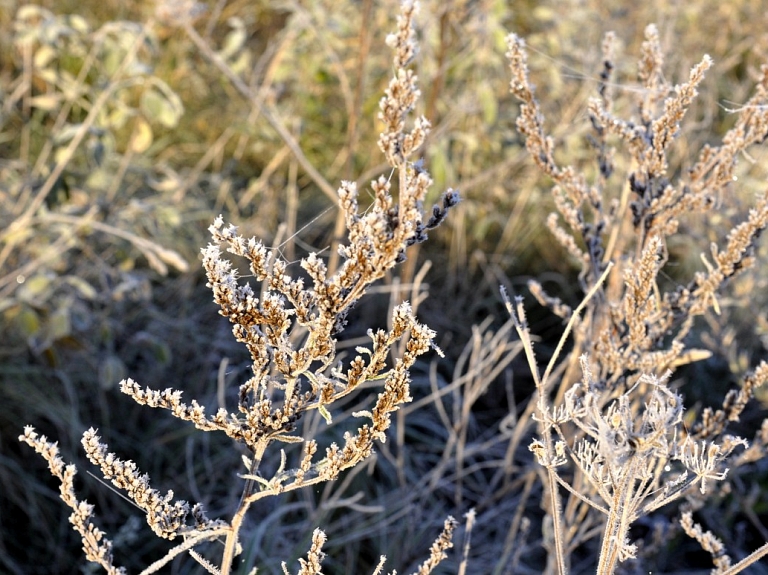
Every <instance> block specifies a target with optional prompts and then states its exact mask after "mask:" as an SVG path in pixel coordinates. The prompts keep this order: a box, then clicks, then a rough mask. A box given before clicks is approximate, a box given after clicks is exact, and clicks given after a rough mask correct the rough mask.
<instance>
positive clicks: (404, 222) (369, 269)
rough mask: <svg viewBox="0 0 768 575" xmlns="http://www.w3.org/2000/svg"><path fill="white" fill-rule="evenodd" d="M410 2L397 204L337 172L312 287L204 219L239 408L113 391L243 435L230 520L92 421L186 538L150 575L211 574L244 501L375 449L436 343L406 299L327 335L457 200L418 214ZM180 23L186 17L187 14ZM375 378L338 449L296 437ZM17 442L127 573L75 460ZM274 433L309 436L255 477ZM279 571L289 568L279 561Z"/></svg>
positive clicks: (390, 112) (154, 509) (90, 536)
mask: <svg viewBox="0 0 768 575" xmlns="http://www.w3.org/2000/svg"><path fill="white" fill-rule="evenodd" d="M416 11H417V4H416V3H415V2H409V1H407V2H403V3H402V9H401V14H400V16H399V18H398V29H397V32H396V33H395V34H392V35H390V36H389V37H388V38H387V44H388V45H389V46H390V47H391V48H392V49H393V50H394V54H395V56H394V69H395V77H394V78H393V79H392V80H391V81H390V83H389V87H388V89H387V91H386V94H385V96H384V97H383V98H382V99H381V103H380V109H381V111H380V114H379V117H380V119H381V120H382V122H383V124H384V130H383V132H382V134H381V137H380V138H379V147H380V148H381V150H382V151H383V152H384V155H385V156H386V158H387V161H388V162H389V164H390V165H391V167H392V169H393V170H394V171H396V172H397V174H398V184H399V186H398V197H397V201H395V199H394V198H393V195H392V191H391V187H392V184H391V182H390V181H389V180H388V179H387V178H384V177H381V178H379V179H378V180H376V181H374V182H372V184H371V185H372V189H373V193H374V201H373V204H372V205H371V206H369V207H368V208H367V209H366V210H365V211H364V212H362V213H361V212H360V209H359V206H358V201H357V196H358V191H357V189H356V185H355V184H354V183H353V182H342V184H341V187H340V188H339V190H338V197H339V205H340V207H341V210H342V212H343V214H344V218H345V222H346V227H347V231H348V240H349V242H348V244H347V245H343V246H341V247H340V248H339V253H340V255H341V256H342V258H343V264H342V265H341V267H340V268H339V269H338V271H336V272H335V273H334V274H333V275H329V272H328V269H327V267H326V264H325V263H324V262H323V261H322V260H321V259H320V257H318V255H317V254H315V253H312V254H310V255H309V256H308V257H307V258H305V259H303V260H302V261H301V264H300V265H301V268H302V269H303V271H304V272H305V274H306V278H308V280H309V282H310V285H309V286H306V285H305V278H302V277H295V278H294V277H291V276H290V275H288V267H289V264H288V263H287V262H286V261H285V260H283V259H282V258H280V257H279V256H275V254H274V252H273V251H271V250H269V249H268V248H267V247H265V246H264V245H263V244H262V243H261V242H259V241H257V240H256V239H255V238H248V239H247V238H244V237H242V236H240V235H238V234H237V230H236V228H235V227H234V226H232V225H229V226H225V225H224V223H223V220H222V218H221V217H219V218H217V219H216V221H215V222H214V223H213V225H212V226H211V227H210V228H209V229H210V232H211V235H212V237H213V240H214V243H213V244H211V245H209V246H208V247H207V248H205V249H203V250H202V254H203V267H204V268H205V271H206V274H207V277H208V286H209V287H210V288H211V289H212V290H213V297H214V301H215V302H216V303H217V304H218V305H219V306H220V308H221V310H220V313H221V314H222V315H223V316H225V317H227V318H228V319H229V320H230V321H231V322H232V324H233V333H234V335H235V338H236V339H237V340H238V341H240V342H242V343H243V344H245V346H246V347H247V348H248V350H249V352H250V354H251V359H252V371H253V376H252V377H251V378H250V379H249V380H248V381H246V382H245V383H244V384H242V385H241V386H240V390H239V401H238V405H237V410H236V411H228V410H227V409H225V408H220V409H219V410H218V411H217V412H216V413H214V414H209V413H207V412H206V409H205V407H204V406H203V405H201V404H199V403H198V402H197V401H195V400H192V401H190V402H189V403H184V402H182V399H181V396H182V392H181V391H179V390H175V389H166V390H153V389H145V388H142V387H141V386H140V385H139V384H137V383H136V382H135V381H133V380H131V379H127V380H124V381H123V382H121V385H120V389H121V391H122V392H123V393H125V394H127V395H129V396H131V397H132V398H133V399H134V400H135V401H136V402H138V403H139V404H142V405H148V406H150V407H156V408H163V409H166V410H168V411H170V412H171V414H173V415H174V416H175V417H177V418H179V419H182V420H184V421H189V422H191V423H193V424H194V425H195V427H196V428H198V429H200V430H202V431H221V432H223V433H225V434H226V435H227V436H229V437H230V438H232V439H234V440H236V441H238V442H241V443H243V444H245V446H246V447H247V448H248V449H249V451H250V452H251V457H250V458H247V461H246V473H245V474H244V475H243V478H244V479H245V486H244V489H243V494H242V498H241V501H240V504H239V507H238V508H237V509H236V510H235V512H234V514H233V517H232V519H231V520H230V521H229V522H228V523H226V522H223V521H211V520H209V519H207V518H206V516H205V513H204V511H203V509H202V506H201V505H199V504H197V505H193V506H191V505H190V504H189V503H187V502H186V501H183V500H175V499H174V495H173V492H168V493H166V494H164V495H163V494H161V493H159V492H158V491H156V490H154V489H152V488H150V486H149V477H148V476H147V475H146V474H142V473H141V472H140V471H139V470H138V468H137V466H136V465H135V464H134V463H133V462H131V461H123V460H121V459H120V458H118V457H117V456H116V455H115V454H113V453H111V452H110V451H109V449H108V448H107V446H106V445H104V444H103V443H102V442H101V439H100V437H99V436H98V435H97V434H96V432H95V430H93V429H90V430H88V431H86V432H85V434H84V435H83V440H82V443H83V446H84V448H85V451H86V454H87V455H88V458H89V459H90V461H91V462H92V463H93V464H94V465H97V466H98V467H100V469H101V471H102V473H103V474H104V476H105V478H107V479H109V480H110V481H111V482H112V483H113V484H114V485H115V486H116V487H118V488H120V489H124V490H125V491H126V492H127V494H128V496H129V497H130V498H131V499H132V500H133V501H134V502H135V503H136V504H137V505H138V506H139V507H140V508H141V509H143V510H144V511H145V512H146V516H147V522H148V524H149V525H150V527H151V528H152V529H153V531H154V532H155V533H156V534H157V535H158V536H160V537H163V538H167V539H175V538H176V537H182V538H183V539H184V543H182V544H181V545H179V546H178V547H177V548H175V549H174V550H172V551H171V552H169V553H168V555H167V556H166V558H164V559H163V560H161V561H158V562H157V563H155V564H154V565H152V566H151V567H150V568H149V569H147V570H146V571H145V572H146V573H151V572H155V571H156V570H157V569H159V568H160V567H161V566H162V565H164V564H165V563H167V562H168V561H170V559H172V558H173V557H174V556H175V555H177V554H178V553H179V552H182V551H187V550H189V551H190V554H191V555H192V556H193V557H195V558H196V559H197V560H198V562H199V563H200V564H201V565H202V566H203V567H204V568H206V569H207V570H208V571H209V572H212V573H221V574H223V575H226V574H228V573H230V572H231V569H232V568H233V561H234V557H235V556H236V555H237V553H238V552H239V549H240V544H239V540H238V538H239V534H240V529H241V526H242V522H243V519H244V517H245V514H246V512H247V511H248V509H249V507H250V506H251V505H252V504H253V503H255V502H256V501H258V500H260V499H262V498H264V497H267V496H273V495H277V494H280V493H284V492H287V491H291V490H294V489H298V488H302V487H305V486H309V485H313V484H316V483H320V482H325V481H329V480H333V479H335V478H336V477H338V475H339V473H341V472H342V471H344V470H345V469H348V468H351V467H353V466H355V465H357V464H358V463H360V462H361V461H363V460H364V459H366V458H367V457H368V456H370V455H371V453H372V451H373V446H374V442H375V441H382V442H383V441H385V439H386V431H387V429H388V428H389V426H390V417H391V414H392V413H393V412H395V411H397V410H398V409H399V407H400V406H401V405H403V404H404V403H407V402H409V401H410V400H411V396H410V392H409V381H410V376H409V368H410V367H411V366H412V365H413V364H414V362H415V361H416V359H417V358H418V357H419V356H420V355H422V354H424V353H426V352H427V351H429V350H430V349H433V348H434V349H437V348H435V346H434V344H433V341H432V340H433V338H434V336H435V333H434V332H433V331H432V330H431V329H429V328H428V327H427V326H425V325H423V324H421V323H419V322H418V321H417V320H416V318H415V317H414V315H413V312H412V310H411V307H410V305H409V304H408V303H407V302H405V303H402V304H400V305H398V306H396V307H395V309H394V313H393V315H392V327H391V329H389V330H388V331H385V330H382V329H379V330H377V331H375V332H374V331H373V330H369V331H368V335H369V337H370V339H371V345H370V347H362V346H360V347H358V348H356V349H357V355H356V356H355V357H354V358H353V359H352V360H351V361H350V362H349V364H348V365H347V366H346V367H344V366H343V365H342V364H341V362H337V360H336V340H335V336H336V334H338V333H339V332H341V331H342V330H343V329H344V327H345V325H346V316H347V313H348V311H349V310H350V309H351V307H352V306H353V305H355V303H356V302H357V301H358V300H359V299H360V298H361V297H362V296H363V294H364V293H365V292H366V290H367V288H368V287H369V286H370V285H371V284H372V283H373V282H375V281H376V280H378V279H381V278H382V277H383V276H384V275H385V274H386V272H387V271H388V270H390V269H392V268H393V267H394V266H395V265H396V264H397V263H399V262H401V261H402V260H404V259H405V250H406V248H407V247H408V246H411V245H413V244H417V243H420V242H423V241H424V240H426V238H427V232H428V231H429V230H430V229H432V228H434V227H436V226H437V225H439V224H440V223H441V222H442V221H443V220H444V218H445V216H446V213H447V211H448V209H450V208H451V207H452V206H453V205H455V204H456V203H457V202H458V194H457V193H456V192H454V191H452V190H449V191H448V192H446V193H445V194H444V195H443V198H442V204H441V205H438V206H435V207H434V208H433V209H432V213H431V216H430V217H429V218H428V219H427V221H424V219H423V218H422V216H423V214H422V202H423V201H424V198H425V195H426V193H427V190H428V188H429V186H430V185H431V184H432V180H431V178H430V176H429V173H428V172H427V171H426V170H425V169H424V168H423V167H422V165H421V162H420V161H413V159H412V158H413V157H414V155H415V154H416V153H417V152H418V150H419V149H420V147H421V146H422V144H423V143H424V140H425V138H426V136H427V134H428V132H429V129H430V125H429V122H428V121H427V120H426V118H424V117H418V118H416V120H415V121H414V122H413V127H412V128H410V129H408V128H407V127H406V121H407V119H408V116H409V114H410V113H411V112H412V110H413V108H414V106H415V104H416V102H417V100H418V98H419V96H420V91H419V89H418V86H417V77H416V75H415V74H414V72H413V71H412V70H411V69H410V68H408V66H409V64H410V63H411V61H412V59H413V57H414V56H415V53H416V49H417V46H416V42H415V34H414V21H413V19H414V16H415V14H416ZM184 23H185V24H187V25H188V24H189V23H188V22H187V21H186V20H185V21H184ZM220 245H223V246H225V247H226V250H227V251H228V252H230V253H232V254H234V255H237V256H239V257H243V258H245V259H246V260H248V263H249V268H250V273H251V274H252V275H253V277H254V279H255V280H256V281H258V282H261V283H262V286H263V287H262V291H261V293H257V291H256V290H255V289H254V288H253V287H252V286H251V285H250V284H248V283H241V282H240V277H239V275H238V272H237V270H236V269H235V268H234V267H233V265H232V263H231V262H230V261H229V260H227V259H225V258H224V257H223V255H222V252H221V249H220V247H219V246H220ZM299 336H301V337H299ZM401 341H403V342H404V343H403V345H402V347H401V349H402V350H403V353H402V354H401V355H400V356H399V357H396V358H395V359H394V365H393V366H392V367H388V363H387V362H388V356H389V355H390V350H391V349H393V346H394V345H395V344H396V343H398V342H401ZM297 342H300V343H297ZM437 351H438V352H439V350H437ZM374 380H383V389H382V391H381V392H380V393H379V394H378V396H377V398H376V399H375V401H374V402H373V406H372V407H371V409H370V410H369V411H361V412H358V413H356V416H357V417H358V418H359V419H360V420H362V422H361V423H360V425H359V428H358V429H357V430H356V432H354V433H351V432H347V433H346V434H345V435H344V445H341V446H340V445H337V444H335V443H334V444H331V446H330V447H328V448H327V449H326V450H325V454H324V456H322V457H315V456H316V452H317V451H318V447H317V444H316V442H315V441H314V440H304V439H303V438H302V437H300V436H297V435H294V434H293V432H294V431H295V430H296V423H297V421H298V420H299V419H300V418H301V417H302V416H303V415H304V414H305V413H306V412H307V411H309V410H313V409H316V410H318V411H319V412H320V413H321V414H322V415H323V417H324V418H325V419H326V420H328V421H329V422H330V420H331V408H332V406H333V404H334V403H335V402H336V401H337V400H339V399H341V398H343V397H345V396H347V395H349V394H350V393H352V392H354V391H356V390H357V389H358V388H359V387H360V386H361V385H362V384H363V383H364V382H369V381H374ZM20 439H21V440H22V441H24V442H26V443H28V444H29V445H31V446H32V447H33V448H35V450H36V451H38V453H40V454H41V455H42V456H43V457H44V458H45V459H46V460H47V461H48V463H49V466H50V468H51V471H52V472H53V473H54V475H56V476H57V477H59V479H60V481H61V482H62V499H64V501H65V502H66V503H67V504H68V505H70V506H71V507H72V508H73V509H75V510H76V513H75V514H73V516H72V522H73V524H74V526H75V528H76V529H77V530H78V531H79V532H80V533H81V535H82V536H83V543H84V548H85V551H86V557H87V558H88V559H89V560H92V561H97V562H98V563H100V564H101V565H102V566H104V567H105V568H106V569H107V570H108V571H109V572H111V573H119V572H121V571H120V569H118V568H116V567H114V566H113V565H112V558H111V543H109V541H108V540H106V539H105V538H104V536H103V534H102V533H101V532H100V531H99V530H97V529H95V528H94V527H93V526H92V524H91V523H90V512H91V507H90V506H88V505H87V504H85V503H81V502H78V501H77V500H76V498H75V497H74V494H73V490H72V481H71V478H72V476H73V475H74V468H73V467H72V466H66V467H65V466H64V464H63V462H62V460H61V458H60V457H59V455H58V450H57V448H56V446H55V444H50V443H48V442H47V440H46V438H45V437H38V436H37V434H36V433H35V432H34V430H33V428H31V427H28V428H26V430H25V433H24V435H22V436H21V437H20ZM274 443H303V444H304V445H303V450H302V453H303V455H302V457H301V460H300V463H299V465H298V467H296V468H294V469H287V468H286V465H285V463H286V461H285V454H284V453H283V460H282V463H281V465H280V468H279V469H278V470H277V472H276V473H275V474H274V476H272V477H271V478H269V479H266V478H263V477H262V476H261V475H260V474H259V465H260V462H261V460H262V457H263V455H264V453H265V452H266V450H267V448H268V447H269V446H270V445H272V444H274ZM190 515H191V519H192V521H191V522H190ZM454 527H455V521H453V520H452V519H449V520H448V521H447V522H446V525H445V529H444V531H443V534H442V535H441V536H440V538H439V539H438V540H437V541H436V542H435V545H434V546H433V548H432V551H431V556H430V559H429V560H428V561H427V562H426V563H425V564H424V565H423V566H422V567H421V569H420V570H419V573H429V572H430V571H431V570H432V569H433V568H434V566H435V565H436V564H437V563H438V562H439V561H440V560H441V559H442V558H443V557H444V551H445V550H446V549H447V548H448V547H450V546H451V543H450V537H451V533H452V531H453V528H454ZM223 535H224V536H225V537H226V541H225V544H224V552H223V556H222V558H221V560H220V561H219V562H218V563H219V567H214V566H213V565H212V563H211V562H210V561H208V560H206V559H204V558H202V557H201V556H200V555H199V554H197V552H194V553H193V552H192V550H191V549H192V547H193V546H194V545H195V544H198V543H200V542H203V541H209V540H214V539H219V538H221V537H222V536H223ZM324 542H325V534H324V533H323V532H322V531H320V530H317V531H316V532H315V533H314V535H313V538H312V547H311V549H310V551H309V554H308V556H307V559H306V560H303V559H302V560H301V568H300V570H299V573H300V574H302V575H303V574H310V573H320V568H321V567H320V564H321V562H322V559H323V557H324V554H323V552H322V545H323V543H324ZM283 570H284V571H285V572H286V573H287V572H288V571H287V567H286V566H285V565H284V566H283Z"/></svg>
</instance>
